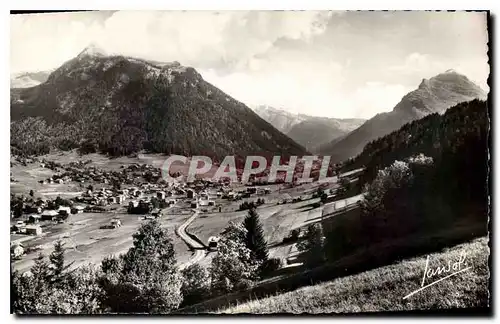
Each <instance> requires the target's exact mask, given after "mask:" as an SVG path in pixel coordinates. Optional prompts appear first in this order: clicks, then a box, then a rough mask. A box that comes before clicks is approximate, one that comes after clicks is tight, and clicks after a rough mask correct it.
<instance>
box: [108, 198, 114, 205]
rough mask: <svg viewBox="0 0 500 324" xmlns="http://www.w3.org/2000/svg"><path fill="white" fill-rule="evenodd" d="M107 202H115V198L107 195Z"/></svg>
mask: <svg viewBox="0 0 500 324" xmlns="http://www.w3.org/2000/svg"><path fill="white" fill-rule="evenodd" d="M108 203H109V204H115V203H116V198H115V197H109V198H108Z"/></svg>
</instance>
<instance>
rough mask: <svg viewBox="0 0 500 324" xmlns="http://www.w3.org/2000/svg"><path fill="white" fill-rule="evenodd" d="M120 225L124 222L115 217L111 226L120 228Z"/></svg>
mask: <svg viewBox="0 0 500 324" xmlns="http://www.w3.org/2000/svg"><path fill="white" fill-rule="evenodd" d="M120 226H122V222H121V220H119V219H118V218H113V219H112V220H111V227H113V228H118V227H120Z"/></svg>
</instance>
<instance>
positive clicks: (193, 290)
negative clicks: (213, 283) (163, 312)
mask: <svg viewBox="0 0 500 324" xmlns="http://www.w3.org/2000/svg"><path fill="white" fill-rule="evenodd" d="M181 274H182V277H183V281H182V287H181V292H182V295H183V296H184V300H183V302H182V305H191V304H195V303H197V302H199V301H201V300H203V299H204V298H207V297H208V296H209V295H210V276H209V273H208V271H207V270H206V269H205V268H204V267H202V266H200V265H199V264H196V263H195V264H192V265H190V266H188V267H186V268H185V269H184V270H182V271H181Z"/></svg>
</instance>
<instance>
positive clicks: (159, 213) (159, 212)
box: [151, 208, 162, 218]
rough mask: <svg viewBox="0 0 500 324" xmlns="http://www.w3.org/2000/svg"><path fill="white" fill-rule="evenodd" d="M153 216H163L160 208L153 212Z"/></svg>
mask: <svg viewBox="0 0 500 324" xmlns="http://www.w3.org/2000/svg"><path fill="white" fill-rule="evenodd" d="M151 215H153V216H154V217H155V218H159V217H161V216H162V214H161V210H160V209H159V208H155V209H153V210H152V211H151Z"/></svg>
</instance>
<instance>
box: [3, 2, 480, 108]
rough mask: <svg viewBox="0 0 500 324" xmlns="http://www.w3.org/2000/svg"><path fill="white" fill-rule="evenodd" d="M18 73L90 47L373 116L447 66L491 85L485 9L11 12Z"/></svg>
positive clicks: (258, 100)
mask: <svg viewBox="0 0 500 324" xmlns="http://www.w3.org/2000/svg"><path fill="white" fill-rule="evenodd" d="M10 29H11V31H10V35H11V44H10V45H11V46H10V65H11V73H18V72H22V71H23V72H24V71H42V70H50V69H54V68H57V67H58V66H60V65H61V64H63V63H64V62H65V61H67V60H69V59H71V58H72V57H74V56H76V55H78V53H80V52H81V51H82V50H83V49H84V48H85V47H86V46H88V45H89V44H95V45H97V46H98V47H100V48H102V49H103V50H104V51H105V52H106V53H109V54H123V55H130V56H137V57H142V58H145V59H152V60H158V61H164V62H169V61H178V62H180V63H181V64H182V65H185V66H192V67H194V68H195V69H197V71H198V72H200V74H201V75H202V76H203V78H204V79H205V80H207V81H208V82H210V83H212V84H214V85H215V86H217V87H218V88H220V89H221V90H223V91H224V92H226V93H228V94H229V95H231V96H233V97H234V98H235V99H237V100H239V101H241V102H243V103H245V104H247V105H248V106H250V107H255V106H257V105H269V106H272V107H275V108H280V109H284V110H286V111H289V112H292V113H303V114H308V115H315V116H326V117H336V118H371V117H373V116H374V115H375V114H377V113H379V112H384V111H390V110H392V109H393V107H394V106H395V105H396V104H397V103H398V102H399V101H400V99H401V97H402V96H403V95H405V94H406V93H408V92H409V91H411V90H414V89H415V88H417V87H418V85H419V84H420V82H421V81H422V79H423V78H427V79H428V78H431V77H432V76H435V75H437V74H439V73H442V72H444V71H446V70H448V69H454V70H455V71H457V72H459V73H462V74H464V75H466V76H467V77H468V78H469V79H471V80H472V81H474V82H475V83H476V84H478V85H479V86H480V87H481V88H483V89H484V90H486V91H488V90H489V87H488V86H487V78H488V75H489V70H490V69H489V65H488V54H487V53H488V33H487V22H486V13H474V12H424V11H412V12H410V11H405V12H395V11H385V12H382V11H379V12H373V11H372V12H369V11H347V12H340V11H330V12H329V11H222V12H209V11H188V12H182V11H120V12H112V11H99V12H98V11H89V12H76V13H75V12H73V13H51V14H37V15H11V23H10Z"/></svg>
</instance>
